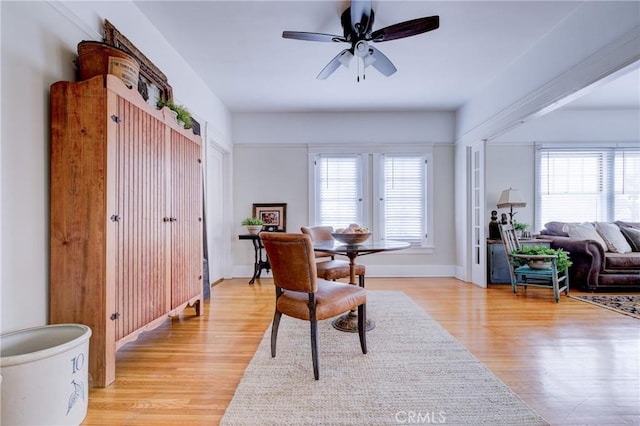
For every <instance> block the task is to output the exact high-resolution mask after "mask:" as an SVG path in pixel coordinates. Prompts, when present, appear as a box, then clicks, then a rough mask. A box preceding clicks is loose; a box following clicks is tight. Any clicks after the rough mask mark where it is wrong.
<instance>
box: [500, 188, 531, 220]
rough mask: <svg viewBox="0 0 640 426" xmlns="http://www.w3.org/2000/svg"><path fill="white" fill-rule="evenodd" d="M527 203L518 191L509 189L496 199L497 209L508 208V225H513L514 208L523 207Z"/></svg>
mask: <svg viewBox="0 0 640 426" xmlns="http://www.w3.org/2000/svg"><path fill="white" fill-rule="evenodd" d="M526 205H527V203H526V202H525V201H524V198H523V197H522V193H521V192H520V190H519V189H514V188H509V189H505V190H504V191H502V194H500V198H499V199H498V208H499V209H501V208H504V207H509V209H510V211H509V223H510V224H512V225H513V216H514V215H515V214H516V213H517V212H516V213H514V212H513V208H514V207H525V206H526Z"/></svg>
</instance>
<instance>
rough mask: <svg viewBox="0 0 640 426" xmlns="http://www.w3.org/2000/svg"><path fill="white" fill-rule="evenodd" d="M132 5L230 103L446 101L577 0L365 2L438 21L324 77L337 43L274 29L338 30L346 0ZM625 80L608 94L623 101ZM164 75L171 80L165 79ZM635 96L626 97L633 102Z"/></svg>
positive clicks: (379, 13)
mask: <svg viewBox="0 0 640 426" xmlns="http://www.w3.org/2000/svg"><path fill="white" fill-rule="evenodd" d="M136 4H137V6H138V7H139V8H140V10H141V11H142V12H143V13H144V14H145V15H146V16H147V17H148V18H149V20H150V21H151V22H152V23H153V24H154V25H155V26H156V27H157V28H159V29H160V30H161V32H162V34H163V35H164V36H165V37H166V39H167V40H168V41H169V43H171V44H172V45H173V46H174V47H175V49H176V50H177V51H178V52H179V53H180V54H181V55H182V56H183V57H184V58H185V60H186V61H187V62H188V63H190V64H191V66H192V67H193V69H194V70H195V71H196V72H197V73H198V74H199V75H200V76H201V77H202V79H203V80H204V82H205V83H206V84H207V85H208V86H209V87H210V88H211V90H212V91H213V92H214V93H215V94H216V95H217V96H218V97H219V98H220V100H221V101H222V102H223V103H224V104H225V105H226V106H227V107H228V108H229V109H230V111H232V112H249V111H260V112H268V111H345V110H357V111H372V110H384V111H393V110H456V109H457V108H459V107H460V106H462V105H463V104H464V103H465V102H466V101H467V100H469V99H470V98H472V97H473V96H474V95H475V94H476V93H478V92H479V91H480V90H481V89H482V88H483V87H484V86H486V85H487V84H488V83H489V82H490V81H491V80H492V79H493V78H495V77H496V76H498V75H499V74H500V73H501V72H502V71H503V70H505V69H506V68H507V67H508V66H509V65H510V64H511V63H512V62H513V61H514V60H515V59H516V58H517V57H518V56H519V55H522V54H523V53H524V52H526V51H527V50H528V49H530V48H532V47H533V46H534V45H535V44H536V42H537V41H538V40H540V39H541V38H542V37H543V36H544V35H545V34H547V33H548V32H549V31H551V30H552V29H553V28H554V27H555V26H556V25H558V24H559V23H560V22H561V21H562V20H563V19H564V18H565V17H566V16H568V15H569V14H571V13H572V12H573V11H574V10H575V9H576V8H578V7H579V6H580V4H581V2H577V1H562V2H559V1H532V2H527V1H510V2H506V1H497V2H485V1H466V2H463V1H446V2H444V1H395V0H394V1H378V0H374V1H373V3H372V4H373V9H374V12H375V14H376V15H375V22H374V26H373V29H374V30H376V29H379V28H382V27H386V26H388V25H392V24H395V23H398V22H401V21H406V20H410V19H414V18H418V17H423V16H432V15H439V16H440V28H439V29H438V30H435V31H432V32H428V33H426V34H421V35H418V36H414V37H410V38H405V39H401V40H395V41H389V42H384V43H378V44H376V47H377V48H378V49H380V50H381V51H382V52H383V53H384V54H385V55H386V56H387V57H388V58H389V59H390V60H391V61H392V62H393V63H394V64H395V66H396V67H397V69H398V71H397V72H396V73H395V74H394V75H392V76H391V77H384V76H382V75H381V74H380V73H378V72H377V71H376V70H375V69H373V68H372V67H369V68H367V72H366V80H365V81H363V82H360V83H357V82H356V74H357V71H356V68H355V61H353V62H352V65H351V67H350V68H349V69H347V68H343V67H341V68H340V69H338V70H337V71H336V72H335V73H334V74H333V75H331V76H330V77H329V78H328V79H327V80H324V81H323V80H316V79H315V77H316V75H317V74H318V73H319V72H320V70H321V69H322V68H323V67H324V66H325V65H326V64H327V63H328V62H329V61H330V60H331V59H332V58H333V57H334V56H335V55H336V54H338V52H340V51H341V50H342V49H343V48H345V47H347V45H346V44H343V43H317V42H307V41H299V40H290V39H283V38H282V31H283V30H292V31H308V32H320V33H329V34H337V35H342V28H341V26H340V14H341V13H342V11H343V10H344V9H346V8H347V7H348V5H349V2H348V1H329V0H325V1H194V2H187V1H146V0H145V1H139V2H136ZM633 78H634V77H630V78H628V79H627V80H626V85H625V86H624V87H623V88H618V89H617V92H615V93H617V95H616V96H615V97H614V98H612V97H611V96H612V95H611V93H609V94H607V95H597V96H596V95H595V94H594V95H593V96H591V97H586V96H585V97H584V98H583V99H582V102H583V107H594V105H596V104H598V103H601V102H607V103H609V104H611V102H624V103H626V104H628V103H629V102H631V103H633V102H634V99H633V97H632V96H629V94H628V92H629V91H628V88H627V87H628V84H630V83H631V84H635V87H636V93H638V91H639V90H640V89H638V81H639V80H638V76H637V74H636V77H635V80H633ZM169 83H171V82H169ZM639 105H640V102H639V101H638V99H637V96H636V98H635V106H636V107H638V106H639Z"/></svg>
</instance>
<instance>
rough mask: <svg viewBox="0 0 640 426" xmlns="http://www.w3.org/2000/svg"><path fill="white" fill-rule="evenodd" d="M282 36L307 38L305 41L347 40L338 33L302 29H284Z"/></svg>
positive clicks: (295, 38) (297, 38) (296, 38)
mask: <svg viewBox="0 0 640 426" xmlns="http://www.w3.org/2000/svg"><path fill="white" fill-rule="evenodd" d="M282 38H291V39H294V40H305V41H325V42H327V41H328V42H338V41H343V42H346V41H347V40H346V39H345V38H344V37H342V36H338V35H333V34H322V33H306V32H302V31H283V32H282Z"/></svg>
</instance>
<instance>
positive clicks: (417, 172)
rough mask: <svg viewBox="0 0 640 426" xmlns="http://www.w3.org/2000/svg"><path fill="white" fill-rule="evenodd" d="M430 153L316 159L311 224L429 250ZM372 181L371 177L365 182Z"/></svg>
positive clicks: (364, 154)
mask: <svg viewBox="0 0 640 426" xmlns="http://www.w3.org/2000/svg"><path fill="white" fill-rule="evenodd" d="M428 157H429V154H424V155H416V154H406V153H400V154H395V153H391V154H381V153H361V154H351V155H345V154H330V153H322V154H316V155H314V156H313V167H314V173H313V176H314V182H313V184H312V185H313V189H312V192H313V193H314V194H315V195H314V196H313V197H312V205H311V211H312V212H313V217H312V223H314V224H316V225H330V226H333V227H334V228H343V227H346V226H348V225H349V224H350V223H357V224H359V225H361V226H364V227H368V228H369V229H370V230H371V231H372V232H373V234H374V238H375V239H378V240H380V239H385V240H399V241H407V242H409V243H411V244H412V245H413V246H416V247H420V246H429V245H430V244H432V240H428V238H427V228H428V224H429V223H430V221H429V215H430V209H429V206H428V202H427V200H428V191H429V190H428V178H427V176H428ZM363 176H368V177H369V178H363Z"/></svg>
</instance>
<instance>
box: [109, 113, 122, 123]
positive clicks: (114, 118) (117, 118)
mask: <svg viewBox="0 0 640 426" xmlns="http://www.w3.org/2000/svg"><path fill="white" fill-rule="evenodd" d="M111 119H112V120H113V121H115V122H116V123H118V124H120V123H122V120H120V117H118V116H117V115H115V114H114V115H112V116H111Z"/></svg>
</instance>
